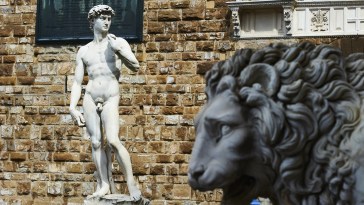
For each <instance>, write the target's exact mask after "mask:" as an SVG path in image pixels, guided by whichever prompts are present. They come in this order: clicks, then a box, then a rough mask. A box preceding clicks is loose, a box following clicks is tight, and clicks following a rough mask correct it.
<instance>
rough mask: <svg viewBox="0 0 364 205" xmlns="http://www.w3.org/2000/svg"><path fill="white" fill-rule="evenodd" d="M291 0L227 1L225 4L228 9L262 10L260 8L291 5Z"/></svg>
mask: <svg viewBox="0 0 364 205" xmlns="http://www.w3.org/2000/svg"><path fill="white" fill-rule="evenodd" d="M292 2H293V1H291V0H278V1H239V2H237V1H229V2H226V4H227V5H228V7H230V8H231V7H244V8H262V7H279V6H282V5H292V4H293V3H292Z"/></svg>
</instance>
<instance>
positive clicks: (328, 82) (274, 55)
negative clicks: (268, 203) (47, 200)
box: [205, 42, 364, 205]
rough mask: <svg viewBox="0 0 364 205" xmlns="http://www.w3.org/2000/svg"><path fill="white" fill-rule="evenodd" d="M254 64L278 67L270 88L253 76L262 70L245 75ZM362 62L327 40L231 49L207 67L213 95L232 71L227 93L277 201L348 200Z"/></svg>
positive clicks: (362, 87) (208, 86)
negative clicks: (240, 112) (271, 178)
mask: <svg viewBox="0 0 364 205" xmlns="http://www.w3.org/2000/svg"><path fill="white" fill-rule="evenodd" d="M254 65H256V67H257V66H258V67H259V66H260V67H272V68H274V70H275V71H274V72H276V73H277V79H271V81H272V80H276V81H277V82H276V83H275V85H274V86H273V88H272V89H271V90H269V92H268V91H266V90H264V87H265V85H263V84H264V83H263V84H260V82H258V81H257V82H255V81H256V79H258V78H259V76H260V75H264V74H262V73H259V72H255V73H251V75H249V76H248V77H247V76H245V75H246V73H249V72H247V71H246V70H247V69H249V67H250V68H251V67H252V66H254ZM363 70H364V54H352V55H351V56H349V57H347V58H346V59H345V58H344V57H343V55H342V53H341V51H340V50H339V49H337V48H333V47H331V46H329V45H319V46H315V45H313V44H311V43H307V42H305V43H300V44H297V45H293V46H286V45H283V44H271V45H269V46H267V47H265V48H263V49H260V50H258V51H253V50H251V49H241V50H238V51H237V52H236V53H235V54H234V56H233V57H232V58H230V59H228V60H226V61H222V62H219V63H217V64H215V65H214V66H213V67H212V68H211V70H209V71H208V72H207V73H206V76H205V78H206V89H205V92H206V94H207V99H208V101H210V100H213V99H214V97H215V96H217V94H218V93H219V86H221V85H220V84H221V82H220V81H221V80H222V79H223V78H224V76H232V77H234V78H233V79H235V81H236V83H234V88H233V90H234V93H235V94H236V95H237V96H238V97H239V99H240V101H241V105H242V106H248V107H249V113H245V114H244V115H246V116H248V118H249V119H251V120H253V121H254V122H253V123H252V124H253V125H255V129H256V130H257V133H259V135H260V136H259V137H260V139H259V140H260V145H261V148H260V149H261V151H262V153H263V154H262V155H263V156H262V160H263V161H264V163H266V164H268V165H269V166H271V167H272V169H273V170H274V171H275V173H276V180H275V183H274V188H275V191H276V193H277V198H278V201H281V202H289V204H310V205H311V204H351V200H352V192H353V191H352V190H353V187H354V184H355V181H354V178H353V174H354V171H355V170H356V168H357V163H356V162H355V161H353V160H351V159H350V153H351V150H350V149H351V148H350V146H349V141H350V139H351V138H352V137H353V131H354V129H355V128H356V127H357V126H358V125H359V124H360V123H359V122H360V112H361V97H362V95H363V93H364V92H363V90H364V78H363V75H364V72H363ZM273 74H274V73H272V74H269V76H270V75H273ZM270 77H271V76H270ZM247 78H249V79H247ZM271 78H272V77H271ZM268 83H271V82H268ZM361 126H362V125H361Z"/></svg>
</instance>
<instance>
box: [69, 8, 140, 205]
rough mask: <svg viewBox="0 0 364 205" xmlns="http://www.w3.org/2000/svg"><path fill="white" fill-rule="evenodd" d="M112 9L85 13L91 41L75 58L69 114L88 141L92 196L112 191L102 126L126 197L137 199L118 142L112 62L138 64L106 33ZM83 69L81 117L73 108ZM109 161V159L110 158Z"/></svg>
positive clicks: (124, 44)
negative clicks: (83, 128)
mask: <svg viewBox="0 0 364 205" xmlns="http://www.w3.org/2000/svg"><path fill="white" fill-rule="evenodd" d="M113 15H114V10H113V9H112V8H111V7H109V6H107V5H97V6H95V7H93V8H92V9H91V10H90V12H89V13H88V20H89V22H90V26H91V29H92V31H93V33H94V39H93V41H91V42H90V43H88V44H87V45H85V46H82V47H81V48H80V49H79V51H78V53H77V57H76V69H75V78H74V82H73V85H72V90H71V101H70V113H71V115H72V117H73V118H75V119H76V121H77V124H78V125H79V126H84V125H85V126H86V130H87V133H88V135H89V136H90V138H91V142H92V157H93V160H94V162H95V164H96V169H97V174H96V175H97V178H98V180H97V181H98V185H97V190H96V192H95V193H93V194H92V197H102V196H105V195H106V194H108V193H110V189H111V188H112V187H111V186H112V185H111V184H110V178H111V176H109V175H110V174H111V171H110V170H108V167H109V166H110V164H108V163H110V162H108V159H107V153H105V150H104V149H103V146H102V128H101V127H100V126H101V125H102V126H103V129H104V132H105V135H106V137H105V138H106V140H107V142H108V144H109V145H110V147H112V149H113V150H114V152H115V155H116V158H117V161H118V163H119V164H120V167H121V170H122V172H123V174H124V176H125V179H126V181H127V186H128V189H129V193H130V197H131V199H132V200H135V201H137V200H139V199H140V198H141V192H140V190H139V189H138V187H137V184H136V182H135V181H134V177H133V173H132V165H131V161H130V155H129V153H128V151H127V150H126V148H125V147H124V146H123V145H122V143H121V142H120V140H119V136H118V134H119V108H118V107H119V98H120V96H119V82H118V79H119V77H120V70H119V69H118V68H117V67H116V61H117V60H118V59H120V60H121V61H122V63H124V64H125V65H126V66H127V67H128V68H129V69H130V70H132V71H137V70H138V69H139V63H138V61H137V59H136V57H135V56H134V54H133V52H132V51H131V48H130V45H129V44H128V43H127V41H125V40H124V39H123V38H118V37H115V35H113V34H109V33H108V31H109V28H110V24H111V17H112V16H113ZM84 69H86V71H87V73H88V76H89V81H88V84H87V86H86V91H85V95H84V99H83V110H84V116H83V115H82V114H81V112H80V111H78V110H77V109H76V106H77V103H78V101H79V99H80V97H81V83H82V80H83V77H84ZM110 159H111V157H110Z"/></svg>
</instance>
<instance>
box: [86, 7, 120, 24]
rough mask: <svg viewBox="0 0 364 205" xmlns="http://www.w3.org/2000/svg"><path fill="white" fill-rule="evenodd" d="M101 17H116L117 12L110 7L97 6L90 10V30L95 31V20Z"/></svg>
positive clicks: (88, 17) (88, 16)
mask: <svg viewBox="0 0 364 205" xmlns="http://www.w3.org/2000/svg"><path fill="white" fill-rule="evenodd" d="M101 15H109V16H111V17H112V16H114V15H115V11H114V10H113V9H112V8H111V7H110V6H108V5H96V6H94V7H92V9H90V11H89V12H88V15H87V19H88V21H89V22H90V28H91V29H93V26H94V20H95V19H97V18H98V17H100V16H101Z"/></svg>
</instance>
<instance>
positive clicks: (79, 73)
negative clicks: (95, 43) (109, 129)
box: [70, 46, 86, 126]
mask: <svg viewBox="0 0 364 205" xmlns="http://www.w3.org/2000/svg"><path fill="white" fill-rule="evenodd" d="M85 51H86V47H85V46H83V47H81V48H80V50H79V51H78V53H77V57H76V69H75V76H74V80H73V84H72V88H71V99H70V113H71V115H72V117H73V118H75V119H76V121H77V124H78V126H84V125H85V120H84V118H83V116H82V114H81V112H80V111H78V110H77V109H76V106H77V103H78V101H79V100H80V98H81V90H82V80H83V76H84V68H85V65H84V63H83V61H82V56H83V55H84V53H85Z"/></svg>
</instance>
